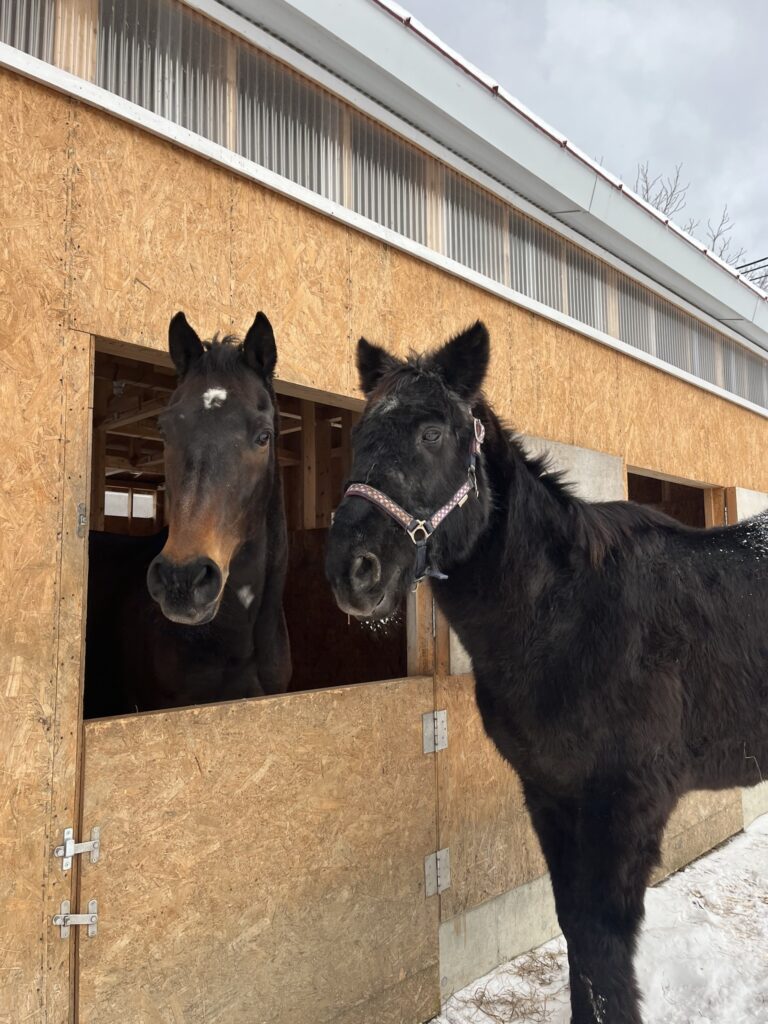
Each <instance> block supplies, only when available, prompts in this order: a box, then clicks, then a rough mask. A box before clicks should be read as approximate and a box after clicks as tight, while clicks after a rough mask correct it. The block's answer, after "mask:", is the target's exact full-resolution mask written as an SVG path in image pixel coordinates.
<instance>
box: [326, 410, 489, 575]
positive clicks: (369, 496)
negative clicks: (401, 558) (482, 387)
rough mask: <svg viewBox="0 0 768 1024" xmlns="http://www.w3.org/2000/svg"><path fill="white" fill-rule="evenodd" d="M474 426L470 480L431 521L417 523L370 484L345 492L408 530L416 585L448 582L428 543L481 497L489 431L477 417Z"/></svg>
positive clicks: (349, 488)
mask: <svg viewBox="0 0 768 1024" xmlns="http://www.w3.org/2000/svg"><path fill="white" fill-rule="evenodd" d="M472 423H473V427H474V434H473V437H472V443H471V445H470V446H469V464H468V467H467V479H466V480H465V481H464V483H463V484H462V485H461V487H460V488H459V489H458V491H456V493H455V494H454V496H453V497H452V498H451V499H450V501H447V502H446V503H445V505H443V506H442V508H439V509H438V510H437V512H435V513H433V514H432V515H431V516H430V517H429V519H417V518H416V516H412V515H411V514H410V512H406V510H405V509H404V508H403V507H402V505H398V504H397V502H396V501H393V500H392V498H389V497H388V496H387V495H386V494H384V492H383V491H379V490H377V489H376V488H375V487H370V486H369V485H368V484H350V485H349V487H348V488H347V489H346V491H345V492H344V497H345V498H347V497H355V496H357V497H358V498H365V500H366V501H370V503H371V504H372V505H376V507H377V508H380V509H381V510H382V511H383V512H386V513H387V515H388V516H391V518H392V519H394V520H395V522H396V523H397V524H398V526H401V527H402V528H403V529H404V530H405V532H406V533H407V534H408V536H409V537H410V538H411V540H412V541H413V543H414V544H415V546H416V568H415V569H414V580H413V582H414V584H416V585H418V584H419V583H421V581H422V580H423V579H424V577H425V576H432V577H433V578H434V579H437V580H447V579H448V577H447V576H446V575H445V573H442V572H440V570H439V569H438V568H437V567H436V566H434V565H431V564H429V563H428V562H427V541H428V540H429V538H430V537H431V536H432V534H433V533H434V532H435V530H436V529H437V528H438V526H439V525H440V523H442V521H443V520H444V519H445V518H446V516H448V515H449V514H450V513H451V512H453V510H454V509H455V508H461V506H462V505H463V504H464V502H465V501H466V500H467V498H468V497H469V495H470V493H471V492H472V491H474V492H475V497H477V493H478V491H477V457H478V455H479V454H480V449H481V447H482V444H483V440H484V439H485V427H484V426H483V424H482V423H481V422H480V420H479V419H478V418H477V417H476V416H475V417H473V420H472Z"/></svg>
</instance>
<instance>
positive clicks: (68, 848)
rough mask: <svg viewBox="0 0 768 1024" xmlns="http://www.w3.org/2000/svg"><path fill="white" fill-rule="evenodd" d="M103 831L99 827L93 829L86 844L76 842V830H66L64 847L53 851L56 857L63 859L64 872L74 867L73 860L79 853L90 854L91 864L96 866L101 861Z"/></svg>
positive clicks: (58, 847)
mask: <svg viewBox="0 0 768 1024" xmlns="http://www.w3.org/2000/svg"><path fill="white" fill-rule="evenodd" d="M100 836H101V829H100V828H99V827H98V825H97V826H96V827H95V828H92V829H91V838H90V840H89V841H88V842H86V843H76V842H75V830H74V829H73V828H65V829H64V845H63V846H57V847H56V849H55V850H54V851H53V856H54V857H63V860H62V862H61V867H62V870H63V871H69V869H70V868H71V867H72V858H73V857H75V856H76V855H77V854H78V853H90V855H91V864H95V863H96V862H97V861H98V859H99V846H100Z"/></svg>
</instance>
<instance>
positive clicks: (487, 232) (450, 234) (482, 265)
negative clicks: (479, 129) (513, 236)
mask: <svg viewBox="0 0 768 1024" xmlns="http://www.w3.org/2000/svg"><path fill="white" fill-rule="evenodd" d="M441 186H442V187H441V189H440V193H439V196H440V198H441V199H442V206H443V224H444V226H443V235H442V249H443V252H444V254H445V255H446V256H450V257H451V259H454V260H456V261H457V262H458V263H463V264H464V266H465V267H471V268H472V270H476V271H477V272H478V273H479V274H485V276H486V277H490V278H493V280H494V281H498V282H499V283H500V284H506V285H508V284H509V237H508V226H507V225H508V219H509V213H508V207H507V206H505V205H504V203H502V202H500V201H499V200H498V199H495V198H494V197H493V196H492V195H490V193H488V192H486V191H485V190H484V189H481V188H478V187H477V186H476V185H474V184H473V183H472V182H471V181H469V180H468V179H467V178H463V177H462V176H461V175H459V174H455V173H454V172H453V171H450V170H448V169H447V168H445V169H443V174H442V175H441Z"/></svg>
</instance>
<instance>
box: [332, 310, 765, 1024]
mask: <svg viewBox="0 0 768 1024" xmlns="http://www.w3.org/2000/svg"><path fill="white" fill-rule="evenodd" d="M488 356H489V341H488V334H487V331H486V329H485V328H484V326H483V325H482V324H481V323H477V324H475V325H474V326H473V327H472V328H470V329H469V330H467V331H466V332H465V333H463V334H461V335H459V336H457V337H456V338H454V339H453V340H452V341H450V342H448V343H447V344H446V345H445V346H444V347H443V348H442V349H440V350H439V351H438V352H436V353H435V354H434V355H432V356H422V357H414V358H411V359H409V360H408V361H407V362H401V361H399V360H397V359H395V358H393V357H392V356H390V355H388V354H387V353H386V352H385V351H384V350H382V349H380V348H378V347H376V346H374V345H371V344H369V343H368V342H366V341H365V339H361V340H360V342H359V347H358V367H359V370H360V378H361V383H362V388H363V391H364V392H365V394H366V396H367V398H368V403H367V406H366V410H365V414H364V416H363V418H362V420H361V421H360V423H359V425H358V426H357V428H356V430H355V433H354V439H353V445H354V457H353V458H354V461H353V468H352V480H353V481H355V483H354V484H353V485H352V486H351V487H350V488H349V490H348V492H347V495H346V497H345V498H344V500H343V502H342V503H341V506H340V507H339V509H338V511H337V512H336V516H335V522H334V525H333V528H332V530H331V536H330V542H329V549H328V554H327V564H326V569H327V574H328V578H329V580H330V582H331V584H332V586H333V589H334V592H335V595H336V599H337V602H338V604H339V606H340V607H341V608H342V609H343V610H344V611H345V612H347V613H350V614H353V615H357V616H360V617H365V616H375V617H380V616H386V615H387V614H389V612H390V611H391V610H392V609H393V608H394V607H395V606H396V605H397V603H398V602H399V601H400V600H401V598H402V596H403V594H404V593H405V592H406V590H407V589H408V588H409V587H410V586H411V584H412V582H413V581H414V578H415V577H420V576H423V575H425V574H429V575H432V576H433V577H436V578H435V579H433V588H434V593H435V597H436V599H437V601H438V604H439V605H440V607H441V608H442V609H443V611H444V613H445V615H446V616H447V618H448V621H449V622H450V624H451V626H452V627H453V628H454V629H455V630H456V632H457V633H458V636H459V638H460V639H461V641H462V643H463V644H464V646H465V647H466V649H467V650H468V652H469V654H470V655H471V657H472V662H473V666H474V672H475V677H476V694H477V702H478V705H479V708H480V712H481V715H482V719H483V722H484V725H485V729H486V731H487V733H488V735H489V736H490V737H491V739H492V740H493V742H494V743H495V744H496V746H497V747H498V749H499V751H500V752H501V754H502V755H503V756H504V757H505V758H506V759H507V760H508V761H509V762H510V764H511V765H512V766H513V767H514V768H515V770H516V771H517V772H518V773H519V775H520V778H521V779H522V783H523V787H524V791H525V798H526V802H527V806H528V809H529V811H530V814H531V817H532V820H533V824H534V827H535V829H536V832H537V834H538V836H539V839H540V841H541V845H542V848H543V850H544V853H545V856H546V859H547V862H548V865H549V869H550V872H551V878H552V885H553V888H554V893H555V900H556V904H557V912H558V917H559V920H560V924H561V926H562V929H563V932H564V933H565V937H566V939H567V942H568V957H569V965H570V983H571V1004H572V1013H573V1021H574V1022H577V1024H585V1022H589V1024H619V1022H620V1024H637V1022H639V1021H640V1019H641V1018H640V1009H639V998H638V990H637V984H636V981H635V975H634V969H633V954H634V950H635V944H636V940H637V934H638V928H639V926H640V923H641V921H642V917H643V900H644V890H645V886H646V884H647V882H648V879H649V874H650V872H651V869H652V868H653V866H654V865H655V864H656V863H657V861H658V857H659V846H660V840H661V836H662V831H663V829H664V824H665V822H666V821H667V819H668V817H669V814H670V812H671V811H672V809H673V807H674V806H675V803H676V802H677V800H678V798H679V797H680V796H681V794H683V793H685V792H686V791H687V790H691V789H699V788H701V789H719V788H723V787H730V786H751V785H753V784H755V783H758V782H759V781H760V780H761V778H762V777H763V776H768V515H765V514H764V515H763V516H760V517H757V518H755V519H752V520H748V521H746V522H743V523H740V524H738V525H736V526H731V527H724V528H717V529H709V530H697V529H691V528H688V527H685V526H682V525H680V524H678V523H677V522H675V521H673V520H671V519H669V518H667V517H665V516H664V515H662V514H660V513H657V512H654V511H650V510H647V509H645V508H642V507H640V506H637V505H634V504H632V503H630V502H624V501H616V502H607V503H600V504H591V503H589V502H586V501H581V500H579V499H578V498H576V497H575V496H574V495H573V494H572V493H571V492H570V491H569V489H568V487H567V486H565V484H564V483H563V482H562V480H561V479H560V478H559V477H558V475H557V474H554V473H552V472H549V471H548V469H547V466H546V464H545V462H544V461H542V460H540V459H532V458H529V457H527V456H526V455H525V454H524V452H523V449H522V448H521V446H520V444H519V443H518V442H517V441H516V440H515V438H514V437H513V436H512V435H511V434H510V433H509V432H508V431H507V430H506V429H505V428H504V427H503V425H502V424H501V423H500V422H499V420H498V419H497V417H496V415H495V414H494V412H493V411H492V409H490V408H489V406H488V405H487V404H486V402H485V401H484V399H483V397H482V395H481V392H480V389H481V387H482V384H483V380H484V377H485V373H486V368H487V365H488ZM436 510H439V511H436ZM446 577H447V578H446ZM761 770H762V773H763V775H762V776H761ZM692 1012H693V1011H692Z"/></svg>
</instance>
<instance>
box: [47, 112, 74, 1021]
mask: <svg viewBox="0 0 768 1024" xmlns="http://www.w3.org/2000/svg"><path fill="white" fill-rule="evenodd" d="M74 106H75V104H74V102H72V101H70V102H69V104H68V107H67V118H68V124H67V152H66V180H65V206H64V224H63V225H62V228H63V231H62V235H63V238H62V241H63V251H64V261H63V274H64V283H63V300H64V301H63V309H62V310H61V316H60V320H59V325H58V329H59V339H58V343H59V379H60V381H61V388H60V391H59V403H60V419H59V438H58V447H59V458H58V471H59V483H58V502H59V511H58V523H57V528H56V536H57V542H58V552H57V556H56V582H55V587H54V592H55V604H54V607H55V609H56V611H55V622H54V631H55V636H54V640H53V644H52V658H53V663H52V682H53V706H52V707H51V709H50V716H51V717H50V730H51V741H50V742H51V748H50V749H51V760H50V776H49V783H48V794H47V807H46V823H45V830H44V835H45V844H46V850H45V853H44V859H43V864H44V868H43V879H42V887H43V892H42V911H43V935H44V936H45V941H44V942H43V943H42V949H41V955H42V964H41V970H42V978H43V985H42V995H43V1008H44V1012H45V1019H46V1020H48V1019H49V1016H50V1014H49V1012H48V1011H49V1008H50V999H49V996H50V990H49V977H48V975H49V971H48V970H47V966H48V962H49V943H50V942H52V941H53V942H55V941H56V938H55V937H54V932H53V930H52V927H51V926H50V923H49V920H48V918H49V914H48V910H49V906H48V893H49V890H50V885H51V875H52V872H54V871H56V870H58V866H57V864H56V863H55V862H54V858H53V856H52V850H53V846H54V841H53V840H54V836H53V833H52V827H53V819H54V817H55V807H56V784H57V774H58V771H59V767H60V762H59V759H58V758H57V756H56V754H57V752H56V743H57V735H58V731H59V730H58V725H59V719H60V713H61V707H60V695H59V683H60V679H59V675H60V657H61V615H62V582H63V568H64V529H65V526H64V515H65V510H66V505H67V502H66V474H67V443H66V442H67V429H68V422H69V421H68V416H67V399H68V391H67V384H66V380H67V352H68V347H69V340H68V337H67V325H68V321H69V311H70V307H71V296H72V249H73V241H72V202H73V185H74V168H75V130H74V123H73V122H74ZM73 824H74V821H73ZM70 885H72V883H71V878H70ZM70 892H71V895H72V896H74V895H75V892H76V889H75V887H74V886H72V888H71V890H70ZM73 945H74V944H73ZM73 965H74V951H73V949H70V956H69V970H70V986H69V994H70V1000H71V996H72V987H71V979H72V978H73V974H72V967H73ZM71 1011H72V1007H71V1002H70V1013H68V1017H69V1016H70V1015H71ZM51 1024H53V1022H52V1021H51Z"/></svg>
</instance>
